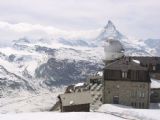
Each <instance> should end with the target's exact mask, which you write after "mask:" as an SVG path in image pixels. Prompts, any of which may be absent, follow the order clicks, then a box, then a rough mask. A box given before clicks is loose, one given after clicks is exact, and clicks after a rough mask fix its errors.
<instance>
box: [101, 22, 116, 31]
mask: <svg viewBox="0 0 160 120" xmlns="http://www.w3.org/2000/svg"><path fill="white" fill-rule="evenodd" d="M104 28H105V29H112V30H116V27H115V26H114V24H113V23H112V21H110V20H109V21H108V23H107V25H106V26H105V27H104Z"/></svg>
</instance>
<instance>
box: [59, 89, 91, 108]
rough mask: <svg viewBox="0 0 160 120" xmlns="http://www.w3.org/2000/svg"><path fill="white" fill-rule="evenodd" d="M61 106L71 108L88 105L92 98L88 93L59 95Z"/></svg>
mask: <svg viewBox="0 0 160 120" xmlns="http://www.w3.org/2000/svg"><path fill="white" fill-rule="evenodd" d="M59 97H60V100H61V102H62V106H72V105H81V104H88V103H91V102H92V97H91V94H90V92H89V91H85V92H75V93H66V94H61V95H59Z"/></svg>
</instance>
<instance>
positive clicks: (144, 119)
mask: <svg viewBox="0 0 160 120" xmlns="http://www.w3.org/2000/svg"><path fill="white" fill-rule="evenodd" d="M98 112H101V113H108V114H113V115H116V116H121V117H123V118H126V119H132V120H159V118H160V110H159V109H134V108H131V107H126V106H123V105H112V104H105V105H102V106H101V107H100V108H99V110H98Z"/></svg>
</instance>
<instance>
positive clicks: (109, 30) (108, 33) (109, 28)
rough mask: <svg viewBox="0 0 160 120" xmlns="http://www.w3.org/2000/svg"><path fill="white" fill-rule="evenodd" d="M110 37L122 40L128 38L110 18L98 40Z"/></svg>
mask: <svg viewBox="0 0 160 120" xmlns="http://www.w3.org/2000/svg"><path fill="white" fill-rule="evenodd" d="M108 38H112V39H117V40H121V39H123V38H126V37H125V36H124V35H123V34H121V33H120V32H119V31H118V30H117V29H116V27H115V25H114V24H113V23H112V22H111V21H110V20H109V21H108V23H107V25H106V26H105V27H104V28H103V29H102V31H101V33H100V35H99V36H98V38H97V40H98V41H104V40H106V39H108Z"/></svg>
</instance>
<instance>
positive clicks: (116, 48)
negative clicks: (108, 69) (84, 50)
mask: <svg viewBox="0 0 160 120" xmlns="http://www.w3.org/2000/svg"><path fill="white" fill-rule="evenodd" d="M104 53H105V58H104V62H105V63H106V64H107V63H110V62H113V61H115V60H117V59H119V58H122V57H123V56H124V49H123V45H122V44H121V43H120V41H118V40H115V39H107V40H106V41H105V43H104Z"/></svg>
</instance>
